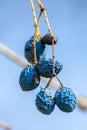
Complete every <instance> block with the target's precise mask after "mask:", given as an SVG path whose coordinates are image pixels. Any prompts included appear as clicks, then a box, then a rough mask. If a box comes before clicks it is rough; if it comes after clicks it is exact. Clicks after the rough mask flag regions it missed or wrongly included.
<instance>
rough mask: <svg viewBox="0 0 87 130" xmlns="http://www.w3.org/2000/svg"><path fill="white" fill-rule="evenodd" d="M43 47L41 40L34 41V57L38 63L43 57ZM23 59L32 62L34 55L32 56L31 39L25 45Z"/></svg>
mask: <svg viewBox="0 0 87 130" xmlns="http://www.w3.org/2000/svg"><path fill="white" fill-rule="evenodd" d="M45 54H46V51H45V45H44V44H42V43H41V40H36V56H37V61H38V62H39V60H40V59H43V58H44V57H45ZM24 55H25V58H26V59H27V60H28V61H29V62H30V63H33V62H34V55H33V37H31V38H30V39H29V40H28V41H27V42H26V44H25V49H24Z"/></svg>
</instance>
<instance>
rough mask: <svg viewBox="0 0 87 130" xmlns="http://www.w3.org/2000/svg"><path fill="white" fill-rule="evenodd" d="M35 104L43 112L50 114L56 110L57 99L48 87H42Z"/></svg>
mask: <svg viewBox="0 0 87 130" xmlns="http://www.w3.org/2000/svg"><path fill="white" fill-rule="evenodd" d="M35 105H36V107H37V109H38V110H39V111H40V112H41V113H43V114H46V115H49V114H51V113H52V111H53V110H54V107H55V101H54V98H53V97H52V95H51V93H50V92H49V91H47V89H41V90H40V92H39V93H38V94H37V95H36V100H35Z"/></svg>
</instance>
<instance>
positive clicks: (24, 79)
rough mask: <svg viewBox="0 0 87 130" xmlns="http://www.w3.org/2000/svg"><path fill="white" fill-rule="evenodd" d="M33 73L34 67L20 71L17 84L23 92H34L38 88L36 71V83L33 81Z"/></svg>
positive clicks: (38, 77)
mask: <svg viewBox="0 0 87 130" xmlns="http://www.w3.org/2000/svg"><path fill="white" fill-rule="evenodd" d="M34 71H35V66H34V65H31V66H29V67H27V68H25V69H23V70H22V72H21V74H20V78H19V84H20V86H21V88H22V90H23V91H30V90H34V89H35V88H37V87H38V86H39V83H40V76H39V74H38V72H37V71H36V74H35V76H36V78H37V80H38V82H36V81H35V79H34Z"/></svg>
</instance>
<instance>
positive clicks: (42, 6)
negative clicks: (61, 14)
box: [36, 0, 53, 37]
mask: <svg viewBox="0 0 87 130" xmlns="http://www.w3.org/2000/svg"><path fill="white" fill-rule="evenodd" d="M36 1H37V3H38V6H39V7H40V9H41V10H43V14H44V17H45V21H46V24H47V26H48V31H49V33H50V35H51V37H53V33H52V29H51V27H50V23H49V20H48V16H47V12H46V9H45V7H44V5H43V4H42V3H41V1H40V0H36Z"/></svg>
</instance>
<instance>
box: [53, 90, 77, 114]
mask: <svg viewBox="0 0 87 130" xmlns="http://www.w3.org/2000/svg"><path fill="white" fill-rule="evenodd" d="M76 102H77V101H76V96H75V94H74V93H73V91H72V90H71V89H70V88H66V87H63V88H60V89H58V90H57V91H56V93H55V103H56V105H57V106H58V107H59V108H60V110H62V111H64V112H72V111H73V110H74V109H75V107H76Z"/></svg>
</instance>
